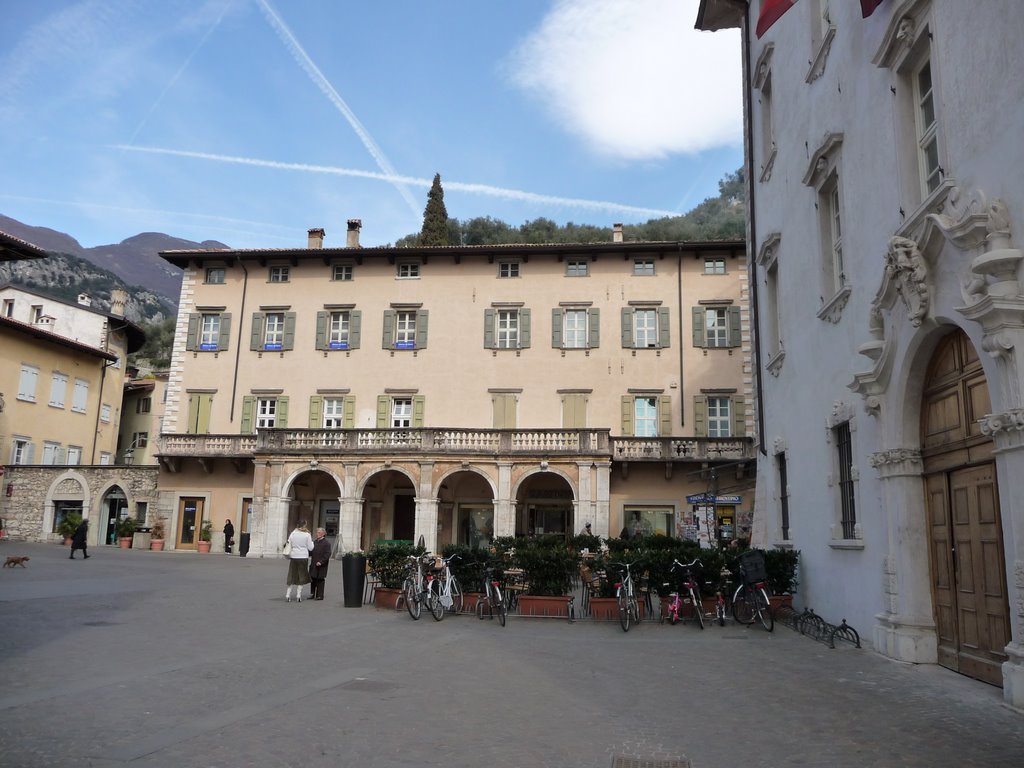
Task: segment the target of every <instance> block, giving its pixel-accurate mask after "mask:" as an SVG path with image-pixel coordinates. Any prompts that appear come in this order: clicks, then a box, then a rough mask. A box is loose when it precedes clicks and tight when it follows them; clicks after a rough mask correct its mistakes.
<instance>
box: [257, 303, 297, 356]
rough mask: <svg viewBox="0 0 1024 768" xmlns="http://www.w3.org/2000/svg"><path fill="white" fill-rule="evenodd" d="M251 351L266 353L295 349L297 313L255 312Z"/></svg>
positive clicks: (277, 311)
mask: <svg viewBox="0 0 1024 768" xmlns="http://www.w3.org/2000/svg"><path fill="white" fill-rule="evenodd" d="M249 349H251V350H254V351H265V352H281V351H285V350H290V349H295V313H294V312H285V311H279V310H276V309H275V310H273V311H269V312H254V313H253V315H252V334H251V337H250V341H249Z"/></svg>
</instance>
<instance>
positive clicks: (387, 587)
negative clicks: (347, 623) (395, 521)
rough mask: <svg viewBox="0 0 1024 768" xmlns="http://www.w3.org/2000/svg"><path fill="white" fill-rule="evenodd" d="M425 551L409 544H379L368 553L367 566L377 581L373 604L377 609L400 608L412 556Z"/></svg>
mask: <svg viewBox="0 0 1024 768" xmlns="http://www.w3.org/2000/svg"><path fill="white" fill-rule="evenodd" d="M422 551H423V550H422V549H421V548H419V547H414V546H413V545H412V544H411V543H408V542H389V543H377V544H374V545H373V546H371V547H370V548H369V549H368V550H367V551H366V566H367V568H369V569H370V574H371V576H372V577H373V578H374V579H375V580H376V582H377V587H376V588H375V589H374V592H373V604H374V605H375V606H376V607H377V608H398V607H399V606H398V598H399V596H400V595H401V592H402V581H403V580H404V579H405V574H406V567H407V564H408V561H409V556H410V555H415V554H420V553H421V552H422Z"/></svg>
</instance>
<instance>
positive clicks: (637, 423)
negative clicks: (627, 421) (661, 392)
mask: <svg viewBox="0 0 1024 768" xmlns="http://www.w3.org/2000/svg"><path fill="white" fill-rule="evenodd" d="M633 434H634V435H635V436H636V437H657V435H658V401H657V398H654V397H637V398H634V399H633Z"/></svg>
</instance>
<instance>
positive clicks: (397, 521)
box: [391, 495, 416, 541]
mask: <svg viewBox="0 0 1024 768" xmlns="http://www.w3.org/2000/svg"><path fill="white" fill-rule="evenodd" d="M391 537H392V538H394V539H401V540H403V541H412V540H413V539H415V538H416V499H415V497H413V496H405V495H396V496H395V517H394V528H393V529H392V534H391Z"/></svg>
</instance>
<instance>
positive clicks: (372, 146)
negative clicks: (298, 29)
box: [259, 0, 423, 217]
mask: <svg viewBox="0 0 1024 768" xmlns="http://www.w3.org/2000/svg"><path fill="white" fill-rule="evenodd" d="M259 4H260V7H261V8H262V9H263V14H264V15H265V16H266V17H267V21H269V22H270V24H271V26H273V27H274V30H275V31H276V32H277V36H278V37H280V38H281V41H282V42H283V43H284V44H285V46H286V47H287V48H288V50H289V51H290V52H291V54H292V56H293V57H294V58H295V60H296V61H297V62H298V63H299V66H301V67H302V68H303V69H304V70H306V74H308V75H309V77H310V79H312V81H313V82H314V83H315V84H316V85H317V87H318V88H319V89H320V90H321V91H323V93H324V95H325V96H327V98H328V99H330V101H331V103H332V104H333V105H334V106H335V107H336V108H337V109H338V111H339V112H341V114H342V115H344V116H345V119H346V120H348V124H349V125H350V126H352V130H353V131H355V132H356V135H357V136H359V139H360V140H361V141H362V142H363V146H364V147H366V150H367V151H368V152H369V153H370V156H371V157H373V159H374V162H376V163H377V167H378V168H380V169H381V170H382V171H383V172H384V174H383V176H384V177H385V178H386V180H388V181H390V182H391V183H392V184H394V185H395V188H396V189H397V190H398V192H399V194H401V195H402V198H403V199H404V200H405V202H406V203H408V204H409V209H410V210H411V211H412V213H413V215H414V216H416V217H420V216H422V214H423V212H422V209H421V208H420V207H419V204H418V203H417V202H416V201H415V200H413V197H412V195H411V194H410V193H409V190H408V189H407V188H406V187H405V185H404V183H403V182H401V181H399V179H400V178H401V177H400V176H398V173H397V172H396V171H395V169H394V167H393V166H392V165H391V161H390V160H388V158H387V156H386V155H385V154H384V151H383V150H382V149H381V148H380V147H378V146H377V142H375V141H374V140H373V137H372V136H370V133H369V131H367V130H366V128H365V127H364V126H363V124H362V123H361V122H359V118H357V117H356V115H355V113H354V112H353V111H352V110H351V109H349V106H348V104H346V103H345V100H344V99H342V98H341V96H339V95H338V92H337V91H336V90H334V86H332V85H331V83H330V81H328V79H327V78H326V77H324V74H323V72H321V71H320V69H319V68H318V67H317V65H316V64H314V63H313V60H312V59H311V58H310V57H309V55H308V54H307V53H306V51H305V50H303V48H302V46H301V45H299V41H298V40H296V39H295V36H294V35H293V34H292V33H291V30H290V29H288V27H287V26H286V25H285V23H284V22H283V21H282V20H281V17H280V16H278V15H277V14H276V13H275V12H274V9H273V8H271V7H270V3H268V2H267V0H259Z"/></svg>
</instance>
